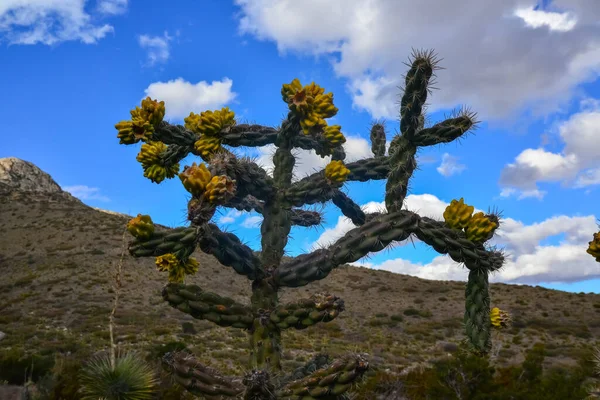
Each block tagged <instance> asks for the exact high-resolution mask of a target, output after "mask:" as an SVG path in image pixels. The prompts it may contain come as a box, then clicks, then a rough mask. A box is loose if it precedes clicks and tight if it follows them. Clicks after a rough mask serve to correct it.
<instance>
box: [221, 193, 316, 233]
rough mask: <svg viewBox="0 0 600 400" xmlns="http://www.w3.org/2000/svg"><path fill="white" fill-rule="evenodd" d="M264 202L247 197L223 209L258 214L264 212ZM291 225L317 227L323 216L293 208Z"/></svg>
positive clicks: (230, 203) (226, 205)
mask: <svg viewBox="0 0 600 400" xmlns="http://www.w3.org/2000/svg"><path fill="white" fill-rule="evenodd" d="M264 206H265V204H264V202H262V201H260V200H258V199H257V198H256V197H254V196H251V195H248V196H246V197H244V198H243V199H241V200H240V199H237V198H235V199H232V200H231V201H229V202H227V204H225V207H231V208H235V209H236V210H239V211H256V212H257V213H259V214H262V213H263V212H264ZM290 212H291V219H292V225H296V226H304V227H309V226H317V225H321V223H322V221H323V216H322V215H321V213H320V212H317V211H308V210H302V209H300V208H293V209H291V210H290Z"/></svg>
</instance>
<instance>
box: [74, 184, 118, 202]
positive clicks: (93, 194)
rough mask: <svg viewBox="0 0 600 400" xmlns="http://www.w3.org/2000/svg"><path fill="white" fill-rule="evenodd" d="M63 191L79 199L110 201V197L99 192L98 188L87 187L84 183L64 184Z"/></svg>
mask: <svg viewBox="0 0 600 400" xmlns="http://www.w3.org/2000/svg"><path fill="white" fill-rule="evenodd" d="M63 190H64V191H65V192H69V193H71V194H72V195H73V196H75V197H77V198H78V199H80V200H99V201H110V199H109V198H108V197H106V196H104V195H103V194H100V189H98V188H95V187H89V186H85V185H75V186H65V187H64V188H63Z"/></svg>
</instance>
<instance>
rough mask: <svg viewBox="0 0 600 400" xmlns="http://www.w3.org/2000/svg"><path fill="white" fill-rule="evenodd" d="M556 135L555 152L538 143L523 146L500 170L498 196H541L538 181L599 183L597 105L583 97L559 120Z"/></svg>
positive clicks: (599, 113)
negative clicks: (575, 110)
mask: <svg viewBox="0 0 600 400" xmlns="http://www.w3.org/2000/svg"><path fill="white" fill-rule="evenodd" d="M557 131H558V134H559V135H558V136H559V138H560V141H561V142H562V144H563V149H562V151H561V152H559V153H553V152H550V151H547V150H545V149H544V148H542V147H539V148H537V149H525V150H523V151H522V152H521V153H520V154H519V155H518V156H517V157H516V158H515V161H514V162H512V163H509V164H508V165H507V166H506V167H504V169H503V170H502V172H501V174H500V181H499V184H500V186H502V188H503V189H502V192H501V196H505V197H508V196H510V195H518V196H519V198H526V197H531V195H530V196H528V195H527V194H531V193H534V194H536V197H540V198H541V197H543V195H544V194H545V192H543V191H541V190H539V188H538V187H537V184H538V183H540V182H561V183H563V184H564V185H565V186H569V187H573V188H582V187H586V186H591V185H597V184H599V183H600V143H599V142H598V140H597V138H598V135H599V134H600V107H599V102H598V101H596V100H593V99H587V100H585V101H584V102H583V103H582V111H580V112H578V113H576V114H573V115H571V117H570V118H569V119H568V120H566V121H564V122H563V123H561V124H559V126H558V130H557Z"/></svg>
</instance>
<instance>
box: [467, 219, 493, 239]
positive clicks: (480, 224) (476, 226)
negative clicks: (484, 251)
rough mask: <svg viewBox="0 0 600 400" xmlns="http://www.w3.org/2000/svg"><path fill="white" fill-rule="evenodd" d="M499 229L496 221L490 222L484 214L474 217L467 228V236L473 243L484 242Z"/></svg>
mask: <svg viewBox="0 0 600 400" xmlns="http://www.w3.org/2000/svg"><path fill="white" fill-rule="evenodd" d="M497 227H498V224H497V223H496V222H494V221H490V220H489V219H488V218H487V217H486V216H485V215H484V214H483V213H482V212H478V213H477V214H475V215H473V217H471V219H470V220H469V222H468V223H467V226H466V227H465V234H466V235H467V239H469V240H470V241H472V242H482V241H485V240H486V239H488V238H489V234H490V233H491V232H492V231H493V230H494V229H496V228H497Z"/></svg>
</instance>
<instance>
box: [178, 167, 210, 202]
mask: <svg viewBox="0 0 600 400" xmlns="http://www.w3.org/2000/svg"><path fill="white" fill-rule="evenodd" d="M179 179H181V182H182V183H183V187H185V190H187V191H188V192H190V193H191V194H194V195H200V194H202V193H204V189H205V188H206V185H207V184H208V182H210V179H211V174H210V171H209V170H208V168H206V165H204V163H202V164H200V166H197V165H196V163H193V164H192V166H191V167H189V166H186V167H185V168H184V169H183V172H181V173H180V174H179Z"/></svg>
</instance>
